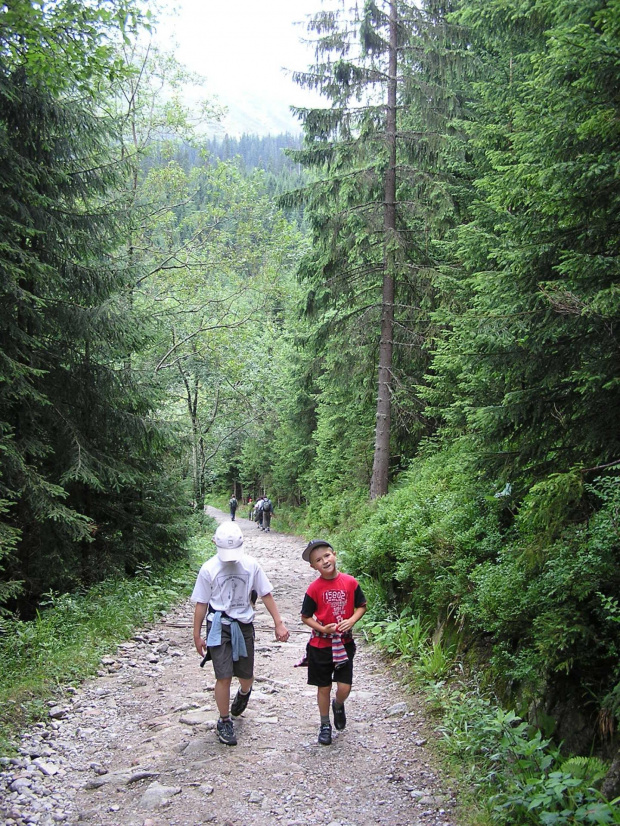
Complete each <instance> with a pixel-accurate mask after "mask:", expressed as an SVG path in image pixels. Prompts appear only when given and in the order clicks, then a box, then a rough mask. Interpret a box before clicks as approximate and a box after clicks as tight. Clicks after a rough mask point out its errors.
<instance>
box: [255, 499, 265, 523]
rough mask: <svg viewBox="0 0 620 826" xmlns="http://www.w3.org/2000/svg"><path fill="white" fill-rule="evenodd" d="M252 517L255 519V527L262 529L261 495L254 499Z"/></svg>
mask: <svg viewBox="0 0 620 826" xmlns="http://www.w3.org/2000/svg"><path fill="white" fill-rule="evenodd" d="M254 519H255V520H256V527H258V528H260V529H261V530H262V528H263V497H262V496H261V497H260V499H257V500H256V504H255V505H254Z"/></svg>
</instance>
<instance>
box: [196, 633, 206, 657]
mask: <svg viewBox="0 0 620 826" xmlns="http://www.w3.org/2000/svg"><path fill="white" fill-rule="evenodd" d="M194 645H195V646H196V651H197V652H198V653H199V654H200V656H201V657H203V656H204V655H205V654H206V653H207V643H206V642H205V641H204V640H203V639H202V637H194Z"/></svg>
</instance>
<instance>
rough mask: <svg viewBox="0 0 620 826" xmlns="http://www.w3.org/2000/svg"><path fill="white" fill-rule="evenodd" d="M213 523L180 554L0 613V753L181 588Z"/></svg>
mask: <svg viewBox="0 0 620 826" xmlns="http://www.w3.org/2000/svg"><path fill="white" fill-rule="evenodd" d="M213 529H214V523H213V520H210V519H208V518H207V519H206V520H205V524H204V526H203V527H202V528H200V529H198V530H197V533H196V536H195V538H194V540H193V541H192V543H191V546H190V553H189V557H188V558H187V559H185V560H183V561H177V562H175V563H170V564H169V565H167V566H160V567H158V568H156V567H153V568H151V567H150V566H146V565H145V566H144V567H142V568H140V569H139V570H138V571H137V572H136V575H135V576H133V577H131V578H127V577H124V578H121V577H115V578H113V579H108V580H104V581H103V582H100V583H97V585H93V586H92V587H91V588H88V589H83V590H82V591H76V592H73V593H66V594H58V593H53V592H51V593H49V594H46V595H45V598H44V599H43V600H42V601H41V604H40V607H39V609H38V611H37V614H36V616H35V617H34V618H33V619H31V620H29V621H27V622H25V621H23V620H20V619H18V618H14V617H3V618H0V709H1V711H0V754H3V755H6V754H10V753H11V751H12V749H13V748H14V743H15V736H16V735H17V734H18V733H19V732H20V730H21V729H22V728H23V727H25V726H26V725H29V724H32V723H34V722H37V721H40V720H43V721H45V720H47V719H48V712H49V707H50V703H53V702H54V700H55V699H58V698H59V697H61V696H62V694H63V693H64V692H66V690H67V688H68V687H70V686H73V687H75V686H77V685H79V683H80V682H82V680H84V679H86V678H87V677H91V676H93V675H94V674H95V673H96V672H97V670H98V669H99V668H100V667H101V664H100V660H101V657H102V656H103V655H105V654H110V653H113V652H114V651H115V649H116V646H117V645H118V644H119V643H120V642H123V641H124V640H127V639H129V638H131V635H132V633H133V632H134V631H135V630H136V629H138V628H141V627H143V626H144V625H147V624H148V623H151V622H156V621H157V619H159V618H160V617H161V616H162V615H164V614H165V613H166V612H167V611H168V609H169V608H170V607H171V606H173V605H175V604H177V603H178V602H180V601H181V600H182V599H185V598H186V597H187V596H189V594H190V593H191V590H192V588H193V587H194V583H195V581H196V574H197V572H198V569H199V568H200V565H201V564H202V563H203V562H204V560H205V558H206V556H207V554H208V553H209V552H210V550H211V543H210V537H211V531H212V530H213Z"/></svg>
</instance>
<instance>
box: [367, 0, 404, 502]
mask: <svg viewBox="0 0 620 826" xmlns="http://www.w3.org/2000/svg"><path fill="white" fill-rule="evenodd" d="M396 69H397V17H396V0H392V2H391V3H390V48H389V69H388V72H389V81H388V95H387V113H386V141H387V145H388V153H389V163H388V168H387V171H386V173H385V203H384V228H383V232H384V241H383V243H384V255H383V291H382V297H381V341H380V344H379V376H378V391H377V416H376V428H375V453H374V459H373V466H372V478H371V481H370V498H371V499H376V498H377V497H379V496H385V494H386V493H387V490H388V473H389V467H390V425H391V407H392V349H393V333H394V290H395V285H394V258H395V252H394V243H395V235H396V82H397V80H396Z"/></svg>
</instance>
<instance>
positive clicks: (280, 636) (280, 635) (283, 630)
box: [276, 622, 290, 642]
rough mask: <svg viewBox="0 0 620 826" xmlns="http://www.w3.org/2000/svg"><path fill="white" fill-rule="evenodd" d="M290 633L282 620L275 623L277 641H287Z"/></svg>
mask: <svg viewBox="0 0 620 826" xmlns="http://www.w3.org/2000/svg"><path fill="white" fill-rule="evenodd" d="M289 637H290V634H289V632H288V629H287V627H286V625H285V624H284V623H283V622H279V623H278V624H277V625H276V639H277V641H278V642H287V640H288V638H289Z"/></svg>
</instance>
